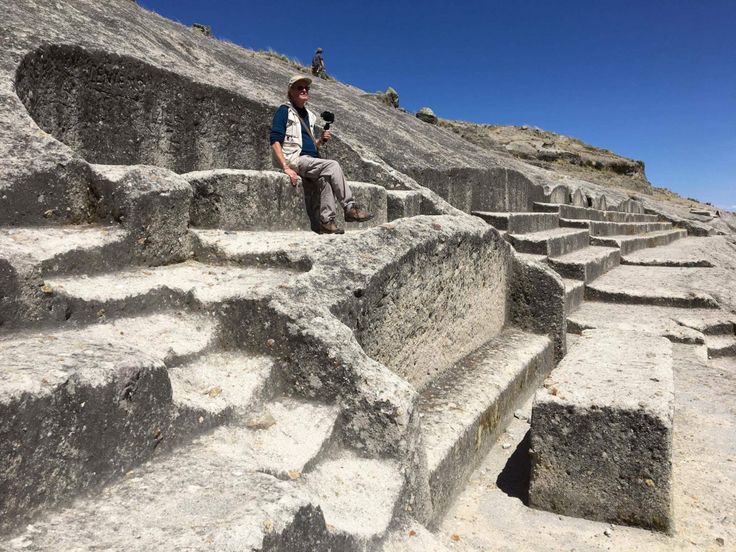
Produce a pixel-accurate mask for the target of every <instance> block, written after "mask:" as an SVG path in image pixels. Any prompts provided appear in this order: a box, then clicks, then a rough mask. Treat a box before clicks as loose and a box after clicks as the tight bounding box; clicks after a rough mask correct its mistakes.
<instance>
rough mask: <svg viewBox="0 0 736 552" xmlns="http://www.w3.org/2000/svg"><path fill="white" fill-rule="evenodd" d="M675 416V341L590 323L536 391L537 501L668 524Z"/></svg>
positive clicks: (661, 526)
mask: <svg viewBox="0 0 736 552" xmlns="http://www.w3.org/2000/svg"><path fill="white" fill-rule="evenodd" d="M673 415H674V377H673V361H672V344H671V343H670V342H669V341H667V340H666V339H664V338H662V337H655V336H643V335H641V334H639V333H631V332H610V331H606V330H588V331H585V332H583V336H582V338H581V339H580V340H579V342H578V343H577V345H576V346H575V347H573V348H572V350H571V351H570V352H569V353H568V355H567V356H566V357H565V358H564V359H563V360H562V361H561V362H560V364H559V365H558V366H557V368H555V369H554V370H553V371H552V373H551V374H550V377H549V378H548V380H547V382H546V383H545V388H544V389H541V390H539V391H538V392H537V394H536V395H535V397H534V404H533V407H532V420H531V430H530V435H531V443H530V447H531V452H530V454H531V459H532V470H531V480H530V486H529V501H530V504H531V505H532V506H534V507H535V508H540V509H545V510H551V511H554V512H557V513H560V514H564V515H570V516H575V517H585V518H588V519H595V520H600V521H607V522H612V523H619V524H625V525H637V526H642V527H646V528H651V529H657V530H662V531H669V530H671V528H672V423H673Z"/></svg>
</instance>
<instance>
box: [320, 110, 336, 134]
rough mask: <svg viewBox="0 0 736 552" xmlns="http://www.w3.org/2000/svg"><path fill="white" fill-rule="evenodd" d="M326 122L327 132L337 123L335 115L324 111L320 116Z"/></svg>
mask: <svg viewBox="0 0 736 552" xmlns="http://www.w3.org/2000/svg"><path fill="white" fill-rule="evenodd" d="M320 117H322V118H323V119H324V121H325V126H324V129H325V130H330V125H331V124H332V123H334V122H335V114H334V113H332V112H331V111H323V112H322V114H321V115H320Z"/></svg>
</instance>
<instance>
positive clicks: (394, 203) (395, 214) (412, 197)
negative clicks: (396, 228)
mask: <svg viewBox="0 0 736 552" xmlns="http://www.w3.org/2000/svg"><path fill="white" fill-rule="evenodd" d="M421 214H422V196H421V195H420V194H419V193H418V192H415V191H411V190H386V219H387V221H388V222H391V221H392V220H396V219H399V218H406V217H416V216H418V215H421Z"/></svg>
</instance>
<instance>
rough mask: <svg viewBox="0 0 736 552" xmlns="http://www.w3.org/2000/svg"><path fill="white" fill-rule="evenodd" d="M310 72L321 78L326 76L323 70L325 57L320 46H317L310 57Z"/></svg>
mask: <svg viewBox="0 0 736 552" xmlns="http://www.w3.org/2000/svg"><path fill="white" fill-rule="evenodd" d="M312 74H313V75H314V76H315V77H319V78H321V79H326V78H327V71H325V59H324V58H323V57H322V48H317V50H316V51H315V52H314V56H313V57H312Z"/></svg>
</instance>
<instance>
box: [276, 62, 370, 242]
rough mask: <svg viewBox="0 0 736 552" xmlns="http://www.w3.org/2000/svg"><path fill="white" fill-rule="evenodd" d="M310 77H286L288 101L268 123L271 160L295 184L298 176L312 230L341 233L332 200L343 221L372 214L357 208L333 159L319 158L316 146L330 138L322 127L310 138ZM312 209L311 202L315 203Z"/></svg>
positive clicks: (313, 119)
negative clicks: (269, 125)
mask: <svg viewBox="0 0 736 552" xmlns="http://www.w3.org/2000/svg"><path fill="white" fill-rule="evenodd" d="M311 84H312V79H310V78H309V77H305V76H304V75H296V76H294V77H292V78H291V79H290V80H289V87H288V89H287V92H286V94H287V97H288V99H289V103H287V104H284V105H282V106H281V107H279V108H278V110H276V113H275V114H274V116H273V122H272V123H271V134H270V137H269V141H270V142H271V150H272V152H273V158H274V163H275V164H276V166H278V167H281V168H282V169H283V170H284V172H285V173H286V174H287V175H288V176H289V178H290V179H291V185H292V186H296V185H297V184H298V183H299V179H300V178H301V179H302V186H303V187H304V199H305V203H306V204H307V214H308V215H309V219H310V221H311V222H312V230H314V231H315V232H318V233H320V234H342V233H344V232H345V230H343V229H342V228H338V226H337V223H336V222H335V216H336V208H337V205H336V203H337V202H339V203H340V206H341V207H342V208H343V210H344V212H345V222H364V221H366V220H370V219H372V218H373V215H371V214H370V213H368V212H367V211H364V210H363V209H360V208H359V207H358V206H357V205H356V204H355V200H354V199H353V192H352V191H351V190H350V187H349V186H348V183H347V182H346V181H345V175H344V174H343V172H342V168H341V167H340V164H339V163H338V162H337V161H335V160H334V159H322V158H321V157H320V155H319V149H318V148H319V147H320V146H321V145H322V144H324V143H325V142H327V141H328V140H330V138H332V135H331V133H330V131H329V130H323V131H322V133H321V134H320V137H319V138H315V137H314V123H315V122H316V120H317V115H315V114H314V113H313V112H312V111H310V110H309V109H307V108H306V103H307V101H308V100H309V87H310V86H311ZM317 198H318V199H319V202H318V205H317V208H316V209H314V211H313V210H312V203H315V204H316V203H317V201H316V200H317Z"/></svg>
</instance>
